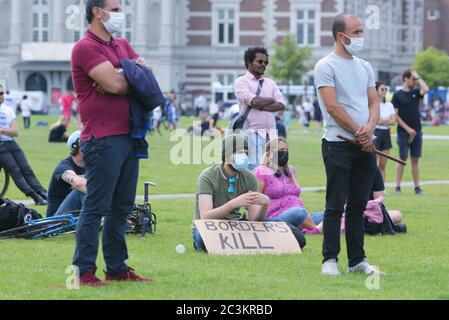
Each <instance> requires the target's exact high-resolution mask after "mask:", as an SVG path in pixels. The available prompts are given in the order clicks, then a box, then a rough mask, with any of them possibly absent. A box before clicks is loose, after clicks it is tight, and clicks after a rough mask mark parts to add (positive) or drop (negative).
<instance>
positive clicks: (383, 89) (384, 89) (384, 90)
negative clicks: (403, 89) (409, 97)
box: [380, 88, 388, 92]
mask: <svg viewBox="0 0 449 320" xmlns="http://www.w3.org/2000/svg"><path fill="white" fill-rule="evenodd" d="M380 91H382V92H388V89H387V88H382V89H380Z"/></svg>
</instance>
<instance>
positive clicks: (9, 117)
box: [0, 104, 16, 141]
mask: <svg viewBox="0 0 449 320" xmlns="http://www.w3.org/2000/svg"><path fill="white" fill-rule="evenodd" d="M15 118H16V114H15V113H14V110H13V109H12V108H11V107H8V106H5V105H4V104H2V105H1V106H0V128H2V129H10V128H11V123H12V121H13V120H14V119H15ZM0 141H14V139H13V138H12V137H8V136H5V135H3V134H0Z"/></svg>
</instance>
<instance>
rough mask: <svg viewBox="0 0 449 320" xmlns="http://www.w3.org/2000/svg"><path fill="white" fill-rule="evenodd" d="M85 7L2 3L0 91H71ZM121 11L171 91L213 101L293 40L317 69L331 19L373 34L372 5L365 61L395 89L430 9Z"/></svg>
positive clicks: (68, 1)
mask: <svg viewBox="0 0 449 320" xmlns="http://www.w3.org/2000/svg"><path fill="white" fill-rule="evenodd" d="M428 1H429V2H432V1H433V0H426V2H428ZM435 2H438V1H435ZM439 2H441V3H442V2H444V3H446V2H448V0H442V1H439ZM83 3H84V1H82V0H0V26H1V27H2V33H0V83H4V84H6V85H7V86H8V87H10V88H16V89H19V90H41V91H44V92H46V93H47V94H48V95H49V96H50V95H51V94H52V93H53V92H54V91H55V90H56V91H58V90H60V91H62V92H64V91H65V90H67V89H70V88H71V79H70V52H71V48H72V46H73V43H74V42H75V41H76V40H78V39H79V38H80V37H81V36H82V34H83V33H84V30H85V28H86V27H87V23H86V21H85V19H84V18H83V16H84V4H83ZM122 5H123V9H124V12H125V14H126V23H125V25H124V26H123V30H122V32H121V36H122V37H125V38H127V39H128V40H129V41H130V42H131V43H132V44H133V46H134V47H135V48H136V50H137V51H138V53H139V54H141V55H142V56H143V57H144V58H146V59H147V60H148V61H150V63H152V64H153V65H154V68H155V72H156V74H157V76H158V79H159V81H160V83H161V86H162V88H163V90H165V91H170V90H174V91H177V92H187V93H193V94H197V93H199V92H205V93H206V94H210V93H211V91H212V87H213V84H216V85H219V86H220V85H221V86H225V87H226V86H228V85H231V84H232V83H233V81H234V79H235V78H236V77H237V76H239V75H240V74H242V73H243V72H245V69H244V63H243V53H244V51H245V49H246V48H247V47H249V46H254V45H263V46H266V47H269V48H271V47H272V44H273V43H275V42H280V41H281V40H282V38H283V37H284V36H285V35H287V34H288V33H293V34H294V35H295V37H296V40H297V42H298V46H309V47H311V48H312V49H313V50H312V51H313V57H312V59H311V61H310V69H311V70H312V69H313V65H314V63H315V62H316V61H317V60H318V59H319V58H321V57H323V56H324V55H326V54H327V53H329V52H331V51H332V50H333V48H334V42H333V38H332V33H331V25H332V21H333V18H334V17H335V16H336V15H337V14H338V13H340V12H344V11H346V12H349V13H353V14H356V15H358V16H359V17H361V18H362V20H363V21H364V22H366V24H367V26H368V23H369V22H370V19H371V18H372V17H373V13H371V12H370V11H369V10H368V11H367V9H369V8H371V9H372V5H375V6H376V7H375V8H378V18H379V21H380V24H379V26H378V28H374V29H370V28H366V31H367V32H366V33H367V35H366V38H367V50H365V51H364V53H363V55H362V56H363V57H365V58H366V59H367V60H369V61H370V62H371V63H372V64H373V67H374V69H375V71H376V73H377V74H378V77H379V79H382V80H384V81H387V82H390V81H394V79H395V76H397V74H399V73H400V72H401V71H402V70H403V68H405V67H407V66H409V65H410V64H411V63H412V62H413V60H414V56H415V55H416V53H417V52H418V51H419V50H421V49H422V46H423V36H422V33H423V26H424V0H401V1H397V0H370V1H368V0H122ZM370 6H371V7H370ZM374 10H376V9H374ZM440 10H441V14H443V13H444V12H446V11H443V9H440ZM375 14H376V12H375V11H374V15H375ZM426 23H427V20H426ZM437 29H438V27H437ZM439 30H442V28H439ZM429 39H430V38H429ZM436 40H438V37H436ZM436 40H435V41H436ZM448 43H449V41H445V42H444V43H442V45H443V44H445V45H446V46H447V45H448ZM223 98H224V99H225V100H226V99H228V98H232V92H223Z"/></svg>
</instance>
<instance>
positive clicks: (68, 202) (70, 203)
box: [55, 190, 86, 216]
mask: <svg viewBox="0 0 449 320" xmlns="http://www.w3.org/2000/svg"><path fill="white" fill-rule="evenodd" d="M85 201H86V195H85V194H84V193H82V192H81V191H78V190H72V192H70V193H69V194H68V196H67V198H65V200H64V201H63V202H62V203H61V205H60V206H59V208H58V210H57V211H56V213H55V216H62V215H64V214H67V213H70V212H73V211H80V210H81V209H82V207H83V204H84V202H85Z"/></svg>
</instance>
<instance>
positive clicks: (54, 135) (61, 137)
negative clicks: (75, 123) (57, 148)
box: [48, 116, 69, 143]
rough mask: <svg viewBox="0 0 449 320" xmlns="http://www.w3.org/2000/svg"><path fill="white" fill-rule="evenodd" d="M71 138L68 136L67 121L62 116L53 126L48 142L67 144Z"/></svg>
mask: <svg viewBox="0 0 449 320" xmlns="http://www.w3.org/2000/svg"><path fill="white" fill-rule="evenodd" d="M68 139H69V136H68V134H67V119H66V118H65V117H64V116H61V117H60V118H59V119H58V121H57V122H56V123H55V124H54V125H53V126H52V128H51V131H50V134H49V136H48V142H56V143H58V142H67V140H68Z"/></svg>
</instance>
